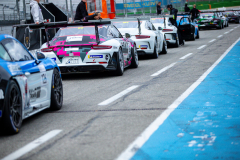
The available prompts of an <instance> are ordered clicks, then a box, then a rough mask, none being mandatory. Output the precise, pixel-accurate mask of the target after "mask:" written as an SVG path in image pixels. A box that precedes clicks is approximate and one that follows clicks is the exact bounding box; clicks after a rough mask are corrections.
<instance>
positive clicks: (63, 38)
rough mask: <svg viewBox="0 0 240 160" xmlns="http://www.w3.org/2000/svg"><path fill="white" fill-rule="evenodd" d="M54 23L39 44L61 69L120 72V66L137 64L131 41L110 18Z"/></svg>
mask: <svg viewBox="0 0 240 160" xmlns="http://www.w3.org/2000/svg"><path fill="white" fill-rule="evenodd" d="M57 26H58V27H59V28H60V29H59V30H58V32H57V33H56V35H55V37H54V38H53V39H52V40H51V41H49V42H48V43H45V44H43V45H42V47H41V51H42V52H43V53H44V54H45V55H46V56H47V57H50V58H52V59H53V60H55V61H56V63H57V64H58V66H59V68H60V70H61V72H62V73H67V72H86V71H113V72H114V73H115V75H122V74H123V72H124V68H126V67H128V66H132V67H134V68H137V67H138V55H137V51H136V44H135V42H134V41H133V40H131V39H129V38H124V37H123V36H122V35H121V33H120V32H119V31H118V30H117V28H116V27H115V26H114V25H112V24H111V22H109V21H107V22H88V23H74V24H62V25H61V24H58V25H57ZM62 26H63V27H62ZM54 27H55V26H50V27H47V26H46V28H54Z"/></svg>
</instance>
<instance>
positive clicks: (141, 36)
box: [135, 35, 150, 39]
mask: <svg viewBox="0 0 240 160" xmlns="http://www.w3.org/2000/svg"><path fill="white" fill-rule="evenodd" d="M135 37H136V39H145V38H150V36H145V35H135Z"/></svg>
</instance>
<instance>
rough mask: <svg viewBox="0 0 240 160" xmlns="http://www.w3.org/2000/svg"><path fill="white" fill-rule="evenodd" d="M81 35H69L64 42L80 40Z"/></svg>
mask: <svg viewBox="0 0 240 160" xmlns="http://www.w3.org/2000/svg"><path fill="white" fill-rule="evenodd" d="M82 38H83V36H69V37H67V39H66V42H72V41H82Z"/></svg>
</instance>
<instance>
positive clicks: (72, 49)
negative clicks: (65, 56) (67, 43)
mask: <svg viewBox="0 0 240 160" xmlns="http://www.w3.org/2000/svg"><path fill="white" fill-rule="evenodd" d="M78 50H79V48H65V51H78Z"/></svg>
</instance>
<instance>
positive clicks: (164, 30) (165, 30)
mask: <svg viewBox="0 0 240 160" xmlns="http://www.w3.org/2000/svg"><path fill="white" fill-rule="evenodd" d="M162 31H163V32H171V31H173V29H163V30H162Z"/></svg>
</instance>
